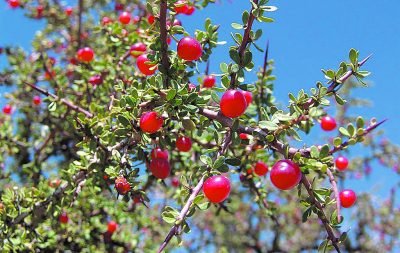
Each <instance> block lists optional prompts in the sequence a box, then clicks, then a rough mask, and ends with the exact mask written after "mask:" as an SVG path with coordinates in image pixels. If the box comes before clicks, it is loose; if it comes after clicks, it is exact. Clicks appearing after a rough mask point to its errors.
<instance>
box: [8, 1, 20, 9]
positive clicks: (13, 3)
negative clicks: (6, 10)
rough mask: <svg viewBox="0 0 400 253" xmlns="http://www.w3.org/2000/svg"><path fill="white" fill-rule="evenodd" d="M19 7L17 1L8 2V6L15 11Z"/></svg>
mask: <svg viewBox="0 0 400 253" xmlns="http://www.w3.org/2000/svg"><path fill="white" fill-rule="evenodd" d="M19 5H20V3H19V0H8V6H10V7H11V8H13V9H15V8H18V7H19Z"/></svg>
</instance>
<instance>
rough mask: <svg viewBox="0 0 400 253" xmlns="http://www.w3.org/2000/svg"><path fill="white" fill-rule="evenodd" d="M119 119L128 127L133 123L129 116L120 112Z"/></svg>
mask: <svg viewBox="0 0 400 253" xmlns="http://www.w3.org/2000/svg"><path fill="white" fill-rule="evenodd" d="M118 121H119V122H120V123H121V124H122V125H123V126H124V127H128V126H130V125H131V123H130V122H129V120H128V119H127V118H125V116H124V115H122V114H120V115H118Z"/></svg>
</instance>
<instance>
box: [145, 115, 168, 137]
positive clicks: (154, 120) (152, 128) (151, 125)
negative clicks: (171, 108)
mask: <svg viewBox="0 0 400 253" xmlns="http://www.w3.org/2000/svg"><path fill="white" fill-rule="evenodd" d="M163 122H164V120H163V118H162V117H159V116H158V115H157V113H156V112H144V113H143V114H142V116H141V117H140V129H142V131H143V132H146V133H150V134H152V133H155V132H157V131H158V130H160V128H161V127H162V124H163Z"/></svg>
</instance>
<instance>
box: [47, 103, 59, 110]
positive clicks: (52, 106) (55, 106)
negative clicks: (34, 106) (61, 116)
mask: <svg viewBox="0 0 400 253" xmlns="http://www.w3.org/2000/svg"><path fill="white" fill-rule="evenodd" d="M48 108H49V111H50V112H54V111H55V110H56V109H57V103H56V102H54V101H53V102H51V103H50V104H49V106H48Z"/></svg>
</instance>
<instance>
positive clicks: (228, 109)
mask: <svg viewBox="0 0 400 253" xmlns="http://www.w3.org/2000/svg"><path fill="white" fill-rule="evenodd" d="M219 106H220V109H221V112H222V114H223V115H225V116H226V117H229V118H236V117H239V116H240V115H242V114H243V113H244V112H245V111H246V108H247V102H246V98H245V97H244V96H243V94H242V93H241V92H240V91H238V90H227V91H226V92H225V93H224V95H222V98H221V102H220V104H219Z"/></svg>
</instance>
